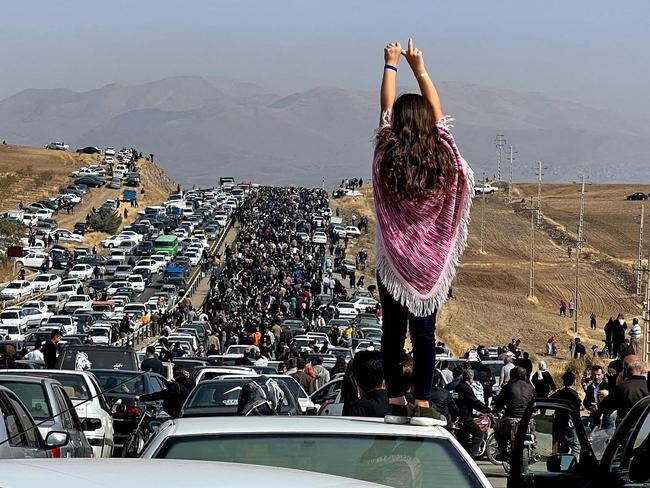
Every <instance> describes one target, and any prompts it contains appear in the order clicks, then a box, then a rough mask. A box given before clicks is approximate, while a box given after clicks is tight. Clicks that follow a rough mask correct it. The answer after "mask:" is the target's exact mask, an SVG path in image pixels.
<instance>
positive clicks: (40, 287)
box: [32, 273, 61, 291]
mask: <svg viewBox="0 0 650 488" xmlns="http://www.w3.org/2000/svg"><path fill="white" fill-rule="evenodd" d="M60 284H61V277H60V276H59V275H55V274H52V273H43V274H39V275H38V276H37V277H36V278H34V281H32V286H33V287H34V291H48V290H56V289H57V288H58V287H59V285H60Z"/></svg>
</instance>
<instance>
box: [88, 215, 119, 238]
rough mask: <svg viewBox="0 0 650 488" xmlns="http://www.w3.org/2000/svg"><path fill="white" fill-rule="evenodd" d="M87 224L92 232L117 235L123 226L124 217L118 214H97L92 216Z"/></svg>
mask: <svg viewBox="0 0 650 488" xmlns="http://www.w3.org/2000/svg"><path fill="white" fill-rule="evenodd" d="M87 224H88V228H89V229H91V230H94V231H97V232H106V233H108V234H115V233H116V232H117V231H118V229H119V228H120V225H122V217H120V216H119V215H118V214H117V213H116V212H96V213H94V214H92V215H91V216H90V218H89V219H88V222H87Z"/></svg>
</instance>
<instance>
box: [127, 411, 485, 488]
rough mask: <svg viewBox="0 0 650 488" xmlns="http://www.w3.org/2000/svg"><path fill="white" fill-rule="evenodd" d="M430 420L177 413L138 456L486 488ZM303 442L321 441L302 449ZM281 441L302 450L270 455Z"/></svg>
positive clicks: (468, 461)
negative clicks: (426, 422) (405, 421)
mask: <svg viewBox="0 0 650 488" xmlns="http://www.w3.org/2000/svg"><path fill="white" fill-rule="evenodd" d="M434 423H435V425H434V426H428V427H419V426H415V425H408V424H402V425H398V424H387V423H385V422H384V419H383V418H349V417H312V416H272V417H269V416H248V417H235V416H231V417H196V418H191V417H190V418H180V419H175V420H173V421H168V422H165V423H164V424H163V425H161V426H160V429H159V430H158V432H157V433H156V434H155V435H154V437H153V438H152V439H151V440H150V441H149V442H148V443H147V445H146V446H145V448H144V450H143V452H142V454H141V455H140V457H141V458H145V459H146V458H157V459H174V458H178V457H182V458H184V459H193V458H196V459H199V458H200V459H201V460H204V461H222V462H229V461H241V460H242V459H245V460H246V462H247V463H250V464H255V465H266V466H274V467H278V468H296V469H297V468H299V469H310V470H311V471H316V472H321V473H323V472H327V473H329V474H336V475H345V476H353V477H354V478H355V479H357V480H361V481H366V482H372V483H380V484H382V485H386V486H450V487H451V486H454V487H457V486H463V487H466V486H471V487H474V488H478V487H480V488H488V487H491V486H492V485H491V484H490V482H489V481H488V479H487V478H486V477H485V475H484V474H483V473H482V472H481V470H480V469H479V468H478V466H477V465H476V463H475V462H474V461H473V460H472V458H471V457H470V456H469V454H467V452H466V451H465V450H464V449H463V448H462V446H461V445H460V444H459V442H458V441H457V440H456V439H455V438H454V437H453V436H452V435H451V434H450V433H449V432H448V431H447V430H446V429H445V426H444V424H443V422H441V421H434ZM307 445H309V446H318V448H317V449H316V448H314V449H305V446H307ZM251 446H255V450H251ZM278 446H282V452H299V453H300V456H271V455H269V453H273V452H277V449H278ZM424 480H428V481H424ZM432 480H436V481H435V482H434V481H432Z"/></svg>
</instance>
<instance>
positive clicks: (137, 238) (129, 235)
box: [118, 230, 144, 243]
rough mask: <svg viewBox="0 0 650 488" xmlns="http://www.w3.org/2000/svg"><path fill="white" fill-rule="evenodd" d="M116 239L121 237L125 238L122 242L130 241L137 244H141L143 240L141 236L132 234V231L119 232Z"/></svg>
mask: <svg viewBox="0 0 650 488" xmlns="http://www.w3.org/2000/svg"><path fill="white" fill-rule="evenodd" d="M118 237H123V238H125V239H124V240H125V241H126V240H130V241H135V242H137V243H140V242H142V239H144V236H142V235H141V234H138V233H137V232H133V231H132V230H124V231H122V232H120V234H119V236H118Z"/></svg>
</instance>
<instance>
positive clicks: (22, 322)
mask: <svg viewBox="0 0 650 488" xmlns="http://www.w3.org/2000/svg"><path fill="white" fill-rule="evenodd" d="M27 321H28V319H27V315H25V313H24V312H23V310H22V309H20V308H17V307H11V308H7V309H5V310H3V311H2V312H0V329H4V333H3V334H2V338H3V339H4V338H5V336H7V335H8V336H9V338H10V339H11V340H23V338H24V335H25V334H26V333H27Z"/></svg>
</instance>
